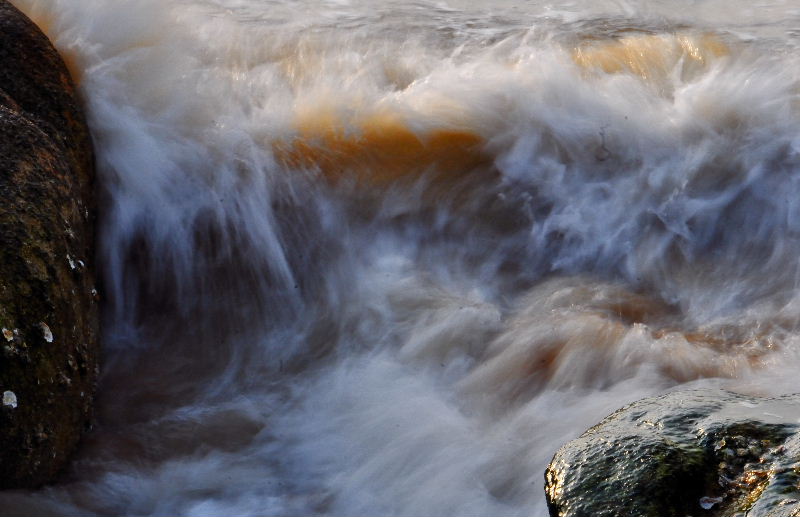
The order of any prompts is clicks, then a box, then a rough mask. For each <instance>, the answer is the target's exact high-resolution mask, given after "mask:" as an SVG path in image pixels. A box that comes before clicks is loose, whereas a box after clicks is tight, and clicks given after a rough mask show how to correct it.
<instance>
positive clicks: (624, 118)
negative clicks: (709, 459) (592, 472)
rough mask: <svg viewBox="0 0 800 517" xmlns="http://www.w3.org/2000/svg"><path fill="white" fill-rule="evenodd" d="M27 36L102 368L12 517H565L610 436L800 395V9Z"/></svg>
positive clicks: (91, 8) (169, 9) (368, 15)
mask: <svg viewBox="0 0 800 517" xmlns="http://www.w3.org/2000/svg"><path fill="white" fill-rule="evenodd" d="M14 3H15V4H17V5H18V6H19V7H20V8H21V9H23V10H24V11H25V12H27V13H28V14H29V15H30V16H31V17H32V18H33V19H34V20H36V21H37V22H38V23H39V24H40V25H41V26H42V27H43V28H44V29H45V31H46V32H47V33H48V35H49V36H50V37H51V38H52V39H53V41H54V42H55V43H56V45H57V47H58V48H59V49H60V50H61V51H62V53H63V54H64V56H65V58H66V59H67V61H68V63H69V66H70V68H71V70H72V72H73V74H74V75H75V77H76V79H77V81H78V82H79V86H80V91H81V94H82V95H83V97H84V98H85V102H86V109H87V114H88V118H89V122H90V125H91V128H92V131H93V135H94V139H95V145H96V150H97V158H98V175H99V188H98V190H99V195H100V196H101V206H102V209H101V213H100V221H101V222H100V235H99V242H100V247H99V250H98V263H99V268H100V272H101V283H102V286H103V297H104V305H105V308H104V318H103V320H104V331H103V333H104V344H105V357H104V367H103V372H102V380H101V384H100V387H99V394H98V415H97V425H96V426H95V429H94V430H93V432H92V433H91V434H90V435H89V436H88V438H87V439H86V440H85V442H84V443H83V446H82V448H81V450H80V452H79V454H78V456H77V458H76V460H75V462H74V463H73V464H72V466H71V468H70V470H69V472H68V473H67V474H66V475H65V476H64V477H63V478H62V479H61V480H60V481H59V482H58V483H57V484H55V485H53V486H51V487H48V488H45V489H42V490H39V491H36V492H24V491H17V492H6V493H3V494H0V513H2V514H8V515H11V514H14V515H18V514H31V515H33V514H52V513H55V514H82V515H85V514H90V513H98V514H135V515H300V514H334V515H465V516H468V515H529V516H530V515H532V516H544V515H546V508H545V505H544V496H543V490H542V485H543V471H544V468H545V466H546V464H547V462H548V461H549V459H550V458H551V457H552V455H553V453H554V452H555V450H556V449H557V448H558V447H559V446H560V445H562V444H563V443H564V442H566V441H567V440H569V439H570V438H572V437H574V436H577V435H578V434H580V433H581V432H583V431H584V430H585V429H586V428H587V427H589V426H591V425H592V424H594V423H596V422H597V421H598V420H599V419H601V418H602V417H603V416H605V415H606V414H608V413H609V412H611V411H613V410H614V409H616V408H617V407H619V406H621V405H622V404H624V403H627V402H630V401H633V400H635V399H638V398H641V397H644V396H649V395H654V394H659V393H663V392H665V391H667V390H671V389H676V388H683V387H696V386H716V387H726V388H729V389H734V390H737V391H742V392H747V393H755V394H780V393H785V392H792V391H796V390H797V389H798V382H797V371H798V370H799V369H800V326H799V324H800V262H798V256H800V53H798V50H800V48H799V47H800V7H797V4H796V3H795V2H791V1H788V0H787V1H784V2H779V1H770V2H762V3H753V2H752V1H750V0H695V1H692V0H649V1H644V0H643V1H639V2H634V1H626V0H613V1H612V0H574V1H568V2H561V3H553V4H551V3H544V2H540V1H538V0H529V1H522V0H519V1H511V0H502V1H497V0H493V1H491V2H489V1H486V2H483V1H478V0H439V1H435V0H419V1H413V2H412V1H400V0H398V1H389V0H369V1H368V0H15V2H14Z"/></svg>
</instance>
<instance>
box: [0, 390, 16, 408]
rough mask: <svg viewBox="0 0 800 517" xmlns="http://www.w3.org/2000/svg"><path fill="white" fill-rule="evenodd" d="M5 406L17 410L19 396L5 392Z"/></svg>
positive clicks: (11, 392)
mask: <svg viewBox="0 0 800 517" xmlns="http://www.w3.org/2000/svg"><path fill="white" fill-rule="evenodd" d="M3 405H4V406H6V407H10V408H11V409H15V408H16V407H17V396H16V395H15V394H14V392H13V391H4V392H3Z"/></svg>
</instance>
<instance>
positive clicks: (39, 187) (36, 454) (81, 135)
mask: <svg viewBox="0 0 800 517" xmlns="http://www.w3.org/2000/svg"><path fill="white" fill-rule="evenodd" d="M93 174H94V172H93V156H92V148H91V142H90V139H89V133H88V130H87V127H86V123H85V120H84V116H83V114H82V112H81V110H80V107H79V103H78V101H77V99H76V96H75V91H74V86H73V83H72V80H71V79H70V76H69V73H68V72H67V69H66V67H65V66H64V63H63V61H62V60H61V58H60V57H59V55H58V54H57V53H56V51H55V50H54V48H53V47H52V45H51V44H50V42H49V41H48V40H47V38H46V37H45V36H44V34H42V33H41V31H40V30H39V29H38V28H37V27H36V26H35V25H34V24H33V23H32V22H31V21H30V20H28V19H27V18H26V17H25V16H24V15H23V14H22V13H20V12H19V11H18V10H17V9H15V8H14V7H13V6H12V5H11V4H9V3H8V2H7V1H5V0H0V196H2V201H0V327H2V328H3V339H2V340H0V356H1V357H0V393H3V405H2V406H0V488H12V487H35V486H38V485H40V484H42V483H45V482H47V481H48V480H51V479H52V478H53V476H54V475H55V474H56V473H58V471H59V470H60V469H62V468H63V466H64V465H65V463H66V460H67V458H68V456H69V455H70V453H71V452H72V451H73V450H74V449H75V447H76V445H77V443H78V440H79V438H80V436H81V433H82V431H83V430H84V429H85V428H87V426H88V425H89V423H90V418H91V400H92V395H93V392H94V385H95V382H96V379H97V367H98V355H99V352H98V344H97V307H96V302H95V301H94V299H93V297H92V294H91V293H92V290H93V289H94V278H93V276H94V275H93V267H92V263H93V260H92V259H93V243H92V240H93V232H94V230H93V218H94V208H93V204H92V190H93V186H92V182H93ZM67 256H70V257H76V258H80V260H82V261H83V262H84V264H85V265H86V267H85V268H81V269H76V270H74V269H72V268H71V267H70V265H69V263H68V261H67V260H66V258H65V257H67Z"/></svg>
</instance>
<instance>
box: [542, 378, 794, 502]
mask: <svg viewBox="0 0 800 517" xmlns="http://www.w3.org/2000/svg"><path fill="white" fill-rule="evenodd" d="M545 491H546V495H547V503H548V507H549V509H550V515H551V516H552V517H590V516H591V517H611V516H619V517H622V516H625V517H639V516H640V517H686V516H713V517H733V516H741V517H744V516H745V515H746V516H747V517H790V516H800V395H791V396H785V397H779V398H772V399H767V398H752V397H745V396H742V395H737V394H734V393H730V392H721V391H706V390H693V391H680V392H675V393H670V394H668V395H664V396H662V397H658V398H652V399H645V400H641V401H639V402H635V403H633V404H631V405H629V406H626V407H624V408H622V409H620V410H619V411H617V412H615V413H613V414H612V415H610V416H609V417H607V418H606V419H604V420H603V421H602V422H600V423H599V424H598V425H596V426H595V427H592V428H591V429H589V430H588V431H586V432H585V433H584V434H583V435H582V436H581V437H580V438H577V439H576V440H573V441H571V442H569V443H568V444H566V445H564V446H563V447H562V448H561V449H560V450H559V451H558V452H557V453H556V454H555V456H554V458H553V461H552V462H551V463H550V465H549V466H548V468H547V471H546V472H545Z"/></svg>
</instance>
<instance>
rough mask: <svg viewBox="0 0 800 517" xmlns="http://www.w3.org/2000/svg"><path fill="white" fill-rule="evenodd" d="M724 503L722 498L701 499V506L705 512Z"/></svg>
mask: <svg viewBox="0 0 800 517" xmlns="http://www.w3.org/2000/svg"><path fill="white" fill-rule="evenodd" d="M721 502H722V498H721V497H701V498H700V506H701V507H702V508H703V510H710V509H711V508H713V507H714V505H716V504H719V503H721Z"/></svg>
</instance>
